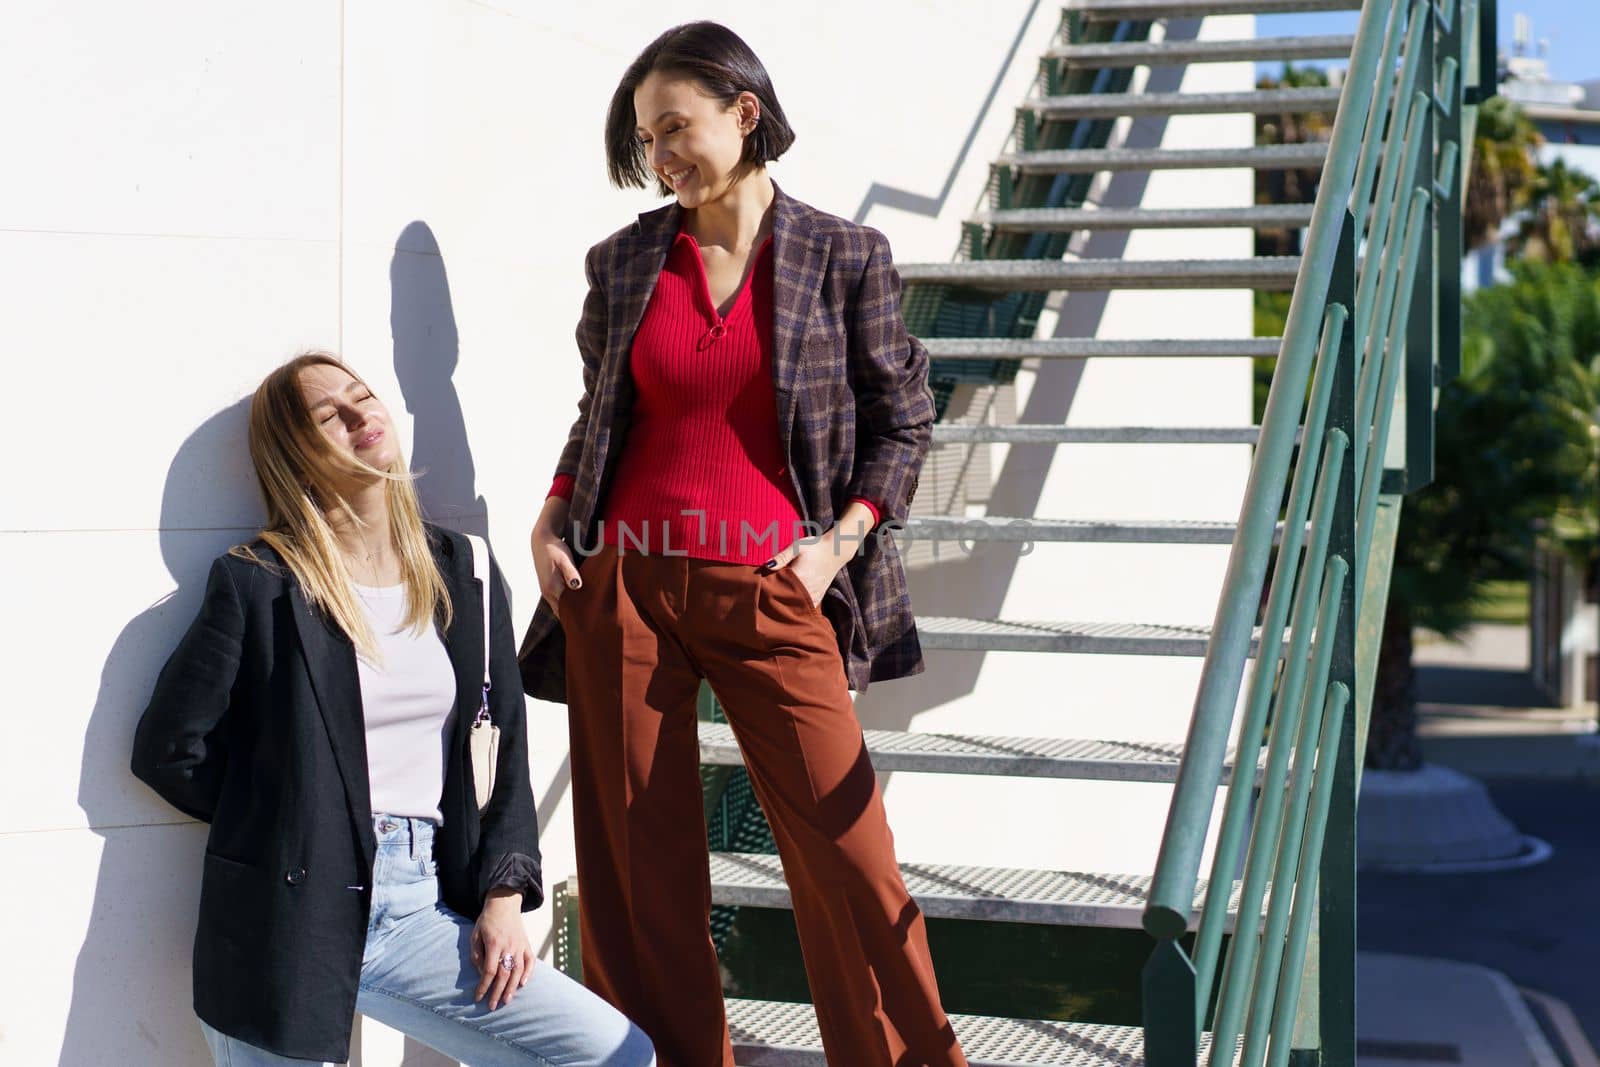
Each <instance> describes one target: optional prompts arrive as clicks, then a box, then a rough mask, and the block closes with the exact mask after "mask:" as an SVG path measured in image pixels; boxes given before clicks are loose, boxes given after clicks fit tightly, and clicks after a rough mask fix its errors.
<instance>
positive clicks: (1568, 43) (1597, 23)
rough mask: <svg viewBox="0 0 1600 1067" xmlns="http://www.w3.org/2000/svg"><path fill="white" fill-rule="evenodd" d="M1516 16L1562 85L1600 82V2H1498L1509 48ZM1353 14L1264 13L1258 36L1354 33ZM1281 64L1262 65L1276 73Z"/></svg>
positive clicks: (1503, 40)
mask: <svg viewBox="0 0 1600 1067" xmlns="http://www.w3.org/2000/svg"><path fill="white" fill-rule="evenodd" d="M1518 12H1521V13H1522V14H1525V15H1527V16H1528V19H1529V21H1530V22H1531V23H1532V40H1533V42H1534V47H1535V48H1537V46H1538V42H1539V40H1540V39H1541V38H1548V39H1549V41H1550V52H1549V55H1548V57H1547V58H1548V59H1549V61H1550V73H1551V75H1552V76H1553V77H1555V78H1559V79H1561V80H1563V81H1587V80H1589V79H1590V78H1600V0H1499V15H1500V43H1501V46H1502V48H1504V49H1509V48H1510V46H1511V20H1512V17H1513V16H1515V15H1516V14H1517V13H1518ZM1355 24H1356V16H1355V13H1354V12H1333V13H1327V14H1312V15H1262V16H1259V17H1258V18H1257V19H1256V35H1257V36H1258V37H1282V36H1287V35H1290V34H1309V33H1350V32H1352V31H1353V30H1354V29H1355ZM1281 69H1282V64H1273V65H1271V66H1268V67H1263V68H1262V70H1263V72H1267V73H1276V72H1277V71H1278V70H1281Z"/></svg>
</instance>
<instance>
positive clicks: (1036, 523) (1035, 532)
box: [896, 515, 1282, 549]
mask: <svg viewBox="0 0 1600 1067" xmlns="http://www.w3.org/2000/svg"><path fill="white" fill-rule="evenodd" d="M1279 527H1280V528H1281V527H1282V523H1279ZM1236 529H1237V526H1236V524H1234V523H1231V522H1202V521H1199V520H1191V519H1168V520H1139V521H1135V520H1128V519H1030V518H1021V517H1017V518H1012V517H1007V516H1003V515H976V516H965V515H913V516H911V517H910V518H908V519H907V520H906V522H905V533H904V534H897V535H896V540H897V543H898V544H899V545H900V546H901V548H902V549H903V548H904V547H905V545H906V544H907V543H909V542H911V541H999V542H1006V543H1011V544H1022V543H1031V542H1038V541H1048V542H1060V541H1070V542H1075V543H1085V542H1087V543H1093V544H1119V545H1231V544H1233V535H1234V531H1235V530H1236Z"/></svg>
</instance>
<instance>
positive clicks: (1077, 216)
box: [970, 204, 1313, 233]
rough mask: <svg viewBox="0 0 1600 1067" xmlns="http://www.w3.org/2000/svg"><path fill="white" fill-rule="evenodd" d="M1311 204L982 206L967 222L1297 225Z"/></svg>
mask: <svg viewBox="0 0 1600 1067" xmlns="http://www.w3.org/2000/svg"><path fill="white" fill-rule="evenodd" d="M1312 207H1313V205H1311V204H1260V205H1256V206H1252V207H1182V208H1143V207H1122V208H1111V207H1106V208H1070V207H1040V208H1012V209H1010V210H1008V211H986V212H983V213H982V214H979V215H975V216H973V218H972V219H971V220H970V221H971V222H975V223H979V224H982V225H984V226H991V227H993V228H994V229H996V230H1001V231H1004V232H1007V233H1019V232H1020V233H1072V232H1075V231H1077V230H1177V229H1203V228H1209V227H1245V228H1248V229H1253V230H1283V229H1299V228H1301V227H1304V226H1309V225H1311V209H1312Z"/></svg>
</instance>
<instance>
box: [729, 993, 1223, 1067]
mask: <svg viewBox="0 0 1600 1067" xmlns="http://www.w3.org/2000/svg"><path fill="white" fill-rule="evenodd" d="M724 1003H725V1004H726V1010H727V1013H728V1032H729V1033H730V1034H731V1035H732V1037H733V1058H734V1061H735V1062H736V1063H738V1064H739V1067H828V1061H827V1058H826V1057H824V1056H823V1054H822V1035H821V1033H820V1032H819V1031H818V1029H817V1018H816V1012H815V1010H814V1009H813V1008H812V1007H811V1005H810V1004H792V1003H789V1002H786V1001H776V1000H743V999H739V998H735V997H729V998H727V999H726V1001H725V1002H724ZM950 1026H951V1027H952V1028H953V1029H954V1030H955V1032H956V1036H957V1037H958V1038H960V1039H961V1051H963V1052H964V1053H966V1055H967V1062H968V1063H970V1064H971V1065H972V1067H1043V1065H1047V1064H1048V1065H1050V1067H1143V1065H1144V1031H1143V1030H1142V1029H1141V1028H1140V1027H1137V1026H1106V1025H1103V1024H1100V1023H1063V1022H1054V1021H1051V1020H1049V1019H1002V1018H996V1017H995V1016H991V1015H954V1014H952V1015H951V1016H950ZM1210 1048H1211V1035H1210V1034H1209V1033H1206V1034H1203V1035H1201V1038H1200V1057H1201V1059H1200V1060H1199V1061H1197V1062H1204V1057H1205V1056H1206V1054H1207V1053H1208V1052H1209V1050H1210Z"/></svg>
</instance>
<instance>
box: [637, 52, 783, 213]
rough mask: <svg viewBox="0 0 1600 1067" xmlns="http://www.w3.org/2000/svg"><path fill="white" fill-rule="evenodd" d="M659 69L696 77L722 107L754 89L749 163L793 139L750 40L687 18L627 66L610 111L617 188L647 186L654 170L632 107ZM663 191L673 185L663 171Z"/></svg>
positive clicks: (769, 156) (775, 153)
mask: <svg viewBox="0 0 1600 1067" xmlns="http://www.w3.org/2000/svg"><path fill="white" fill-rule="evenodd" d="M656 71H663V72H671V73H675V74H681V75H683V76H685V77H688V78H692V79H693V80H694V81H695V82H697V83H698V84H699V86H700V89H701V91H702V92H704V93H705V94H706V95H707V96H709V97H711V98H712V99H713V100H717V101H720V102H721V103H722V105H723V106H724V107H732V106H733V103H734V101H735V100H736V99H738V96H739V94H740V93H746V92H747V93H751V94H754V96H755V98H756V99H757V100H759V101H760V102H761V121H760V122H758V123H757V124H756V128H755V129H754V130H752V131H750V134H749V136H747V137H746V138H745V139H744V158H743V162H745V163H747V164H755V165H758V166H759V165H761V164H765V163H770V162H772V161H773V160H775V159H777V158H778V157H780V156H782V155H783V154H784V153H785V152H787V151H788V150H789V146H790V145H792V144H794V130H792V129H790V127H789V120H788V119H787V118H785V117H784V114H783V107H782V105H780V104H779V103H778V94H777V93H776V92H774V91H773V88H772V79H771V78H770V77H768V75H767V68H766V67H764V66H762V65H761V60H759V59H757V58H756V54H755V52H753V51H751V49H750V46H749V45H747V44H745V43H744V40H743V39H742V38H741V37H740V36H739V35H738V34H736V33H734V32H733V31H732V30H730V29H728V28H727V27H726V26H723V25H721V24H719V23H715V22H686V23H684V24H683V25H681V26H674V27H672V29H670V30H668V31H667V32H666V33H663V34H662V35H661V36H660V37H657V38H656V39H655V40H653V41H651V42H650V43H649V44H648V45H647V46H646V47H645V50H644V51H643V52H640V53H639V56H638V58H637V59H635V60H634V61H633V62H632V63H630V64H629V65H628V69H627V70H626V71H624V72H623V75H622V81H620V82H619V83H618V84H617V91H616V92H615V93H613V94H612V96H611V108H610V110H609V111H608V112H607V113H606V169H607V171H609V173H610V175H611V184H612V185H615V186H617V187H618V188H630V187H631V188H634V189H643V188H645V187H646V186H647V185H648V184H649V183H650V179H651V178H652V177H655V175H654V173H653V172H652V171H651V169H650V164H649V163H648V161H647V160H646V158H645V151H644V144H643V143H642V142H641V141H640V140H639V133H638V126H639V118H638V116H637V115H635V114H634V111H633V92H634V90H635V89H637V88H639V85H640V83H641V82H643V81H644V80H645V78H647V77H649V76H650V75H651V74H653V73H655V72H656ZM655 182H656V188H657V189H659V190H660V191H661V195H662V196H671V195H672V189H671V188H670V187H668V186H667V184H666V183H665V182H663V181H662V180H661V179H660V178H659V177H655Z"/></svg>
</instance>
